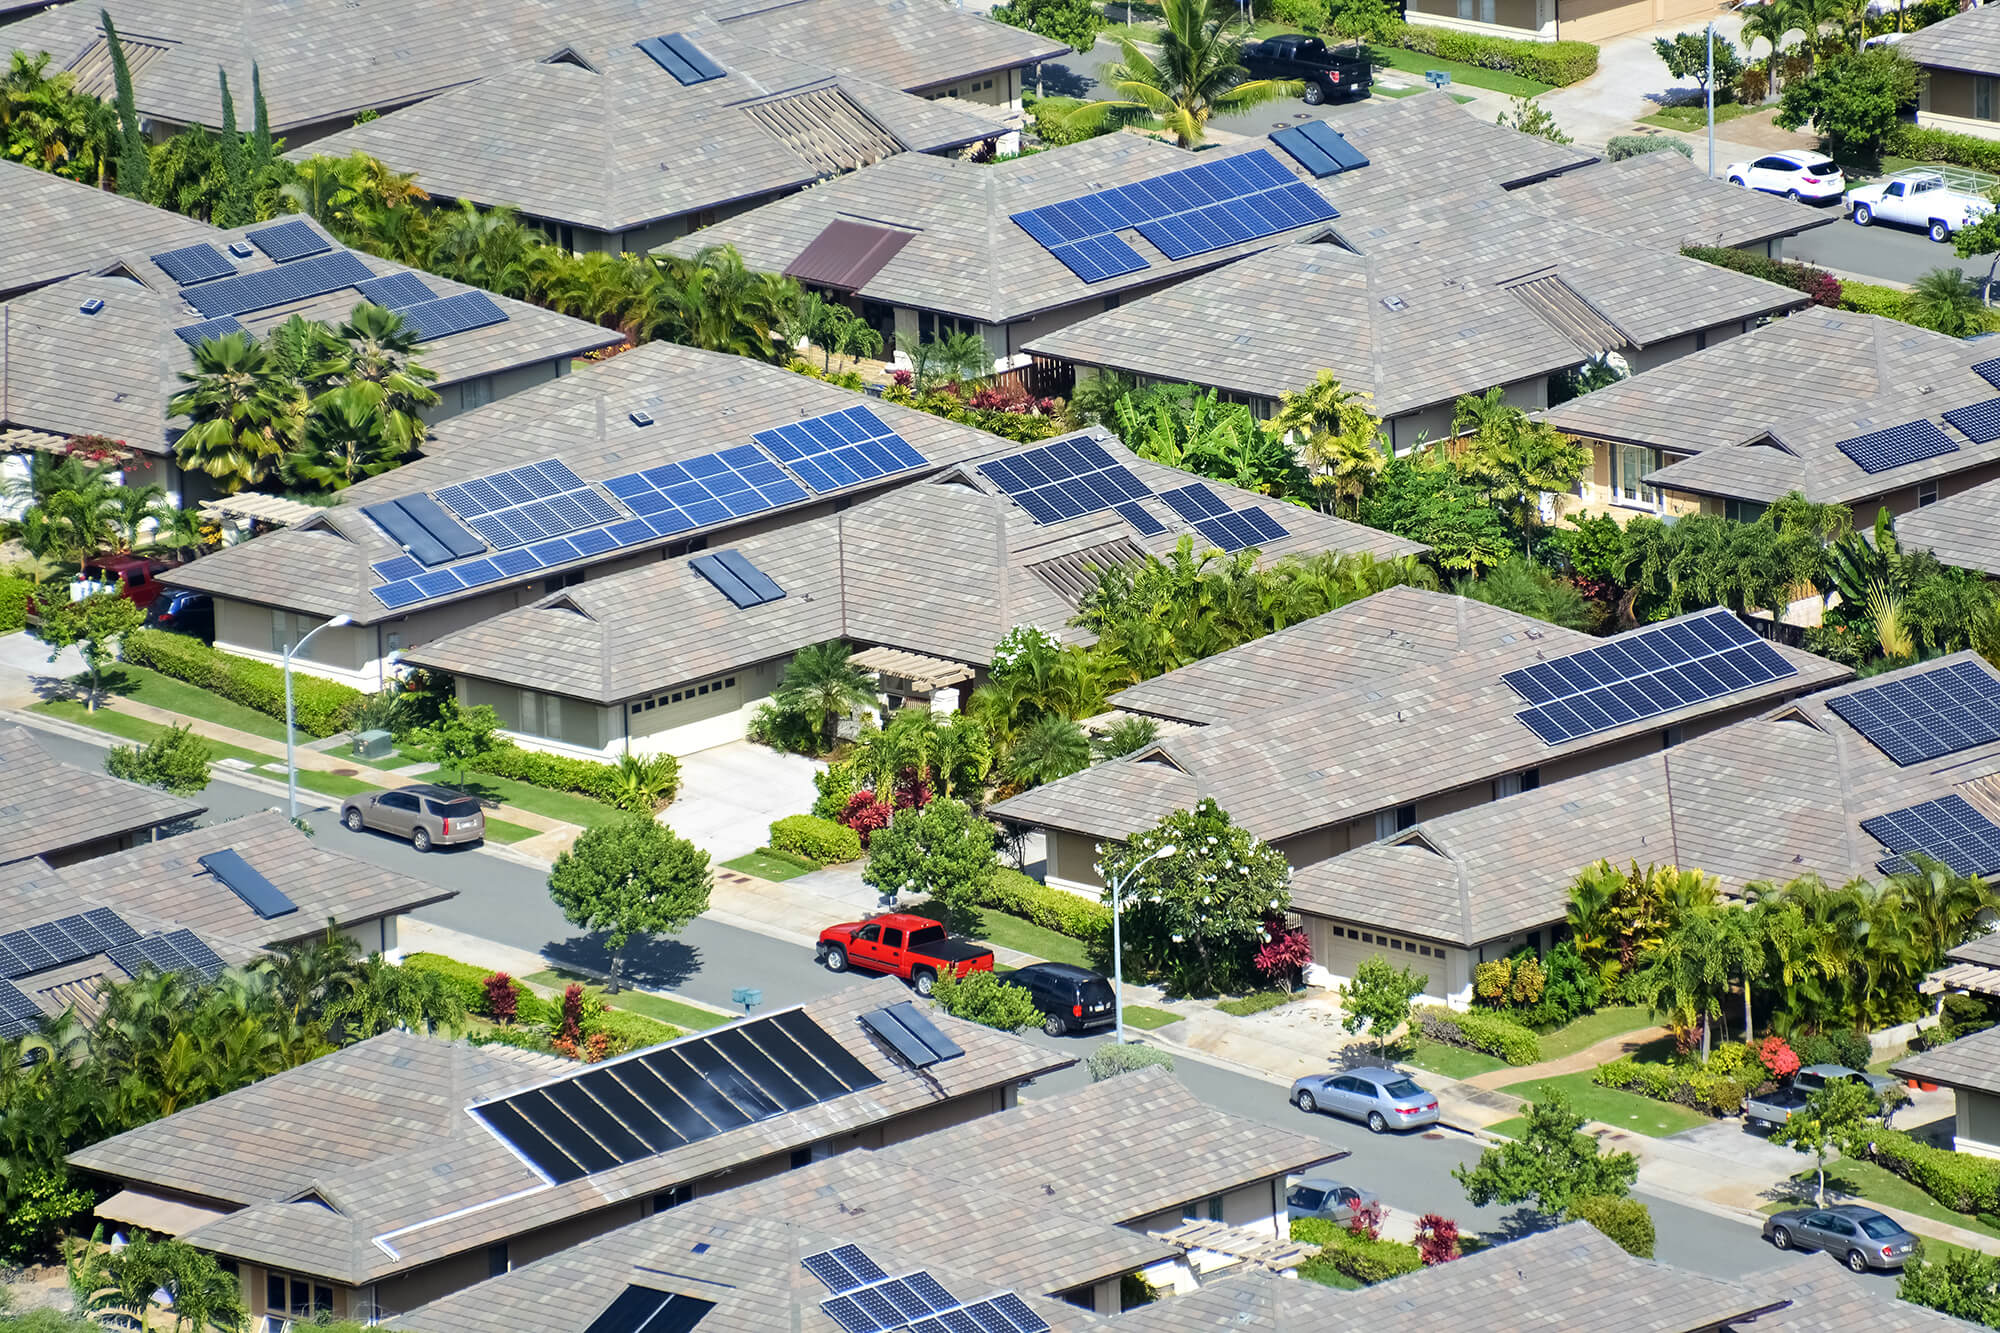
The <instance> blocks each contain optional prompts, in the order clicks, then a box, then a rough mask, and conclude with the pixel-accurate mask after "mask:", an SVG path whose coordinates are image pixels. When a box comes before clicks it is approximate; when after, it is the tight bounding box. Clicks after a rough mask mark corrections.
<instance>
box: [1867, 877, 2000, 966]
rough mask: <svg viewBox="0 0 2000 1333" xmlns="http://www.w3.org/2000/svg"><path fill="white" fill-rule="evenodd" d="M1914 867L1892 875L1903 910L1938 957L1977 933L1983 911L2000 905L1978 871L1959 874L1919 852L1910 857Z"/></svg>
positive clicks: (1986, 911) (1918, 933) (1999, 899)
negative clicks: (1935, 950)
mask: <svg viewBox="0 0 2000 1333" xmlns="http://www.w3.org/2000/svg"><path fill="white" fill-rule="evenodd" d="M1910 860H1911V862H1912V863H1913V864H1914V869H1912V870H1909V871H1907V872H1905V873H1903V874H1900V875H1896V876H1893V877H1891V879H1890V883H1891V884H1893V885H1894V886H1895V887H1896V889H1897V891H1898V892H1899V893H1900V894H1901V895H1902V900H1903V910H1904V911H1905V912H1906V913H1907V914H1908V915H1909V916H1910V917H1911V918H1912V919H1913V920H1914V921H1915V923H1916V929H1917V935H1918V936H1919V938H1921V939H1924V940H1928V941H1930V943H1931V944H1932V945H1933V946H1934V947H1935V948H1936V949H1937V952H1938V956H1939V958H1940V959H1942V958H1943V956H1944V953H1945V951H1946V950H1948V949H1955V948H1957V947H1958V946H1959V945H1961V944H1963V943H1965V942H1966V941H1967V940H1969V939H1971V938H1972V937H1973V936H1974V935H1976V934H1978V933H1979V923H1980V920H1981V918H1982V917H1984V916H1985V914H1986V913H1988V912H1990V911H1992V910H1993V909H1994V908H1995V907H1996V906H2000V897H1996V895H1995V894H1994V892H1993V890H1992V889H1991V888H1990V887H1988V886H1987V884H1986V882H1985V881H1984V880H1982V879H1980V878H1979V877H1978V876H1977V875H1972V876H1966V875H1960V874H1958V873H1957V872H1955V871H1954V870H1952V869H1951V867H1949V866H1946V865H1942V864H1940V863H1939V862H1936V861H1933V860H1931V859H1930V858H1929V857H1927V856H1923V855H1921V854H1918V855H1913V856H1911V857H1910Z"/></svg>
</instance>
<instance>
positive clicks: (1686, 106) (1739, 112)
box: [1639, 102, 1764, 134]
mask: <svg viewBox="0 0 2000 1333" xmlns="http://www.w3.org/2000/svg"><path fill="white" fill-rule="evenodd" d="M1763 109H1764V108H1763V107H1761V106H1749V105H1747V104H1745V103H1743V102H1717V103H1716V104H1715V123H1716V124H1718V125H1722V124H1726V123H1727V122H1729V121H1732V120H1740V119H1741V118H1743V117H1744V116H1750V115H1755V114H1756V113H1757V112H1759V111H1762V110H1763ZM1639 123H1640V124H1641V125H1651V126H1654V127H1655V128H1657V129H1662V130H1679V131H1680V132H1681V133H1683V134H1695V133H1698V132H1700V131H1703V130H1706V129H1707V128H1708V107H1707V105H1706V104H1705V103H1701V102H1694V103H1683V104H1682V105H1680V106H1663V107H1661V108H1660V109H1659V110H1658V111H1655V112H1654V113H1653V114H1652V115H1650V116H1641V117H1639Z"/></svg>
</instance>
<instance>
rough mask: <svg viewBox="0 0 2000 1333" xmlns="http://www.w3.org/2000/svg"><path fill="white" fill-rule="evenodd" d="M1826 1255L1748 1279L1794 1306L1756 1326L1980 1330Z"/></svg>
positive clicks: (1911, 1332) (1813, 1332) (1820, 1331)
mask: <svg viewBox="0 0 2000 1333" xmlns="http://www.w3.org/2000/svg"><path fill="white" fill-rule="evenodd" d="M1824 1257H1825V1256H1823V1255H1817V1254H1804V1255H1799V1256H1797V1257H1795V1258H1793V1259H1792V1260H1791V1262H1789V1263H1786V1264H1783V1265H1781V1266H1780V1267H1777V1268H1773V1269H1768V1270H1766V1271H1765V1272H1762V1273H1758V1274H1756V1275H1755V1276H1754V1277H1751V1278H1746V1279H1744V1281H1745V1282H1746V1283H1749V1284H1751V1285H1754V1286H1755V1287H1756V1289H1757V1291H1758V1292H1759V1293H1761V1294H1763V1295H1766V1296H1770V1297H1772V1298H1782V1299H1785V1300H1789V1301H1790V1302H1791V1304H1790V1305H1789V1306H1787V1307H1786V1308H1785V1309H1783V1310H1779V1311H1778V1312H1776V1313H1775V1314H1768V1315H1765V1316H1763V1317H1762V1318H1760V1319H1758V1320H1757V1322H1756V1323H1755V1324H1754V1325H1751V1327H1753V1328H1756V1329H1781V1330H1783V1333H1853V1330H1855V1329H1860V1328H1865V1329H1869V1330H1871V1333H1872V1330H1875V1329H1880V1330H1882V1333H1965V1331H1966V1330H1967V1329H1970V1328H1975V1327H1977V1325H1974V1324H1971V1323H1969V1322H1967V1321H1966V1320H1963V1319H1954V1318H1952V1317H1951V1316H1950V1315H1948V1314H1940V1313H1939V1312H1938V1311H1936V1310H1928V1309H1925V1308H1924V1307H1923V1306H1921V1305H1916V1304H1913V1303H1911V1302H1909V1301H1904V1300H1898V1299H1897V1298H1896V1296H1895V1293H1894V1292H1892V1291H1890V1290H1889V1289H1888V1288H1887V1287H1886V1286H1877V1285H1876V1284H1875V1283H1873V1282H1870V1281H1868V1280H1867V1279H1865V1278H1860V1277H1856V1276H1855V1275H1854V1274H1852V1273H1849V1272H1847V1271H1846V1270H1845V1269H1843V1268H1840V1267H1838V1266H1836V1265H1834V1264H1829V1263H1824V1262H1822V1260H1823V1259H1824Z"/></svg>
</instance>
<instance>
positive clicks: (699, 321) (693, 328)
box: [636, 245, 798, 361]
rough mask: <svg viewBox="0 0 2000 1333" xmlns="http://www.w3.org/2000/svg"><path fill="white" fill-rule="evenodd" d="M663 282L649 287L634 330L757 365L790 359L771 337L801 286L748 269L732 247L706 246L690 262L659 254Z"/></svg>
mask: <svg viewBox="0 0 2000 1333" xmlns="http://www.w3.org/2000/svg"><path fill="white" fill-rule="evenodd" d="M653 265H654V269H655V271H656V273H657V274H658V277H659V279H660V281H659V282H658V284H657V285H656V286H653V287H651V288H649V289H648V293H647V297H646V307H645V312H644V314H643V316H642V317H641V319H640V320H639V321H638V323H637V328H636V331H637V332H638V333H640V334H641V335H643V336H645V337H648V338H665V339H667V340H668V341H670V342H677V343H684V344H686V345H687V346H689V347H700V348H705V349H706V350H708V351H711V352H728V353H731V354H733V355H735V356H747V357H750V358H752V359H754V360H758V361H777V360H780V359H783V358H788V357H789V356H790V349H789V348H786V347H782V346H780V344H779V342H778V340H777V339H776V338H773V337H772V336H771V335H772V333H773V331H774V330H776V329H777V328H778V327H779V325H780V323H781V322H782V320H783V317H784V311H785V310H787V309H789V308H790V307H791V306H792V305H794V304H795V303H796V302H797V300H798V284H797V283H796V282H793V281H792V280H791V279H789V278H781V277H779V276H777V275H776V274H771V273H755V272H752V271H751V270H749V269H748V268H745V267H744V264H743V257H742V256H741V255H739V254H738V253H737V252H736V249H735V247H733V246H713V245H711V246H708V247H706V248H704V249H702V250H699V251H697V252H696V253H695V255H694V257H693V258H691V259H683V258H680V257H679V256H675V255H655V256H653Z"/></svg>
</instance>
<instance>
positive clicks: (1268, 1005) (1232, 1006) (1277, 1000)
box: [1215, 990, 1305, 1018]
mask: <svg viewBox="0 0 2000 1333" xmlns="http://www.w3.org/2000/svg"><path fill="white" fill-rule="evenodd" d="M1304 998H1305V992H1304V991H1288V990H1259V991H1251V992H1250V993H1249V994H1248V995H1239V996H1237V997H1236V998H1234V999H1231V1000H1223V1001H1221V1002H1219V1003H1218V1004H1217V1005H1216V1006H1215V1007H1216V1008H1217V1009H1220V1010H1221V1011H1222V1012H1223V1013H1225V1014H1230V1015H1233V1016H1234V1017H1236V1018H1248V1017H1249V1016H1250V1015H1252V1014H1261V1013H1263V1012H1264V1011H1265V1010H1266V1009H1276V1008H1277V1007H1278V1006H1279V1005H1281V1004H1290V1003H1291V1002H1292V1001H1293V1000H1302V999H1304Z"/></svg>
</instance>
